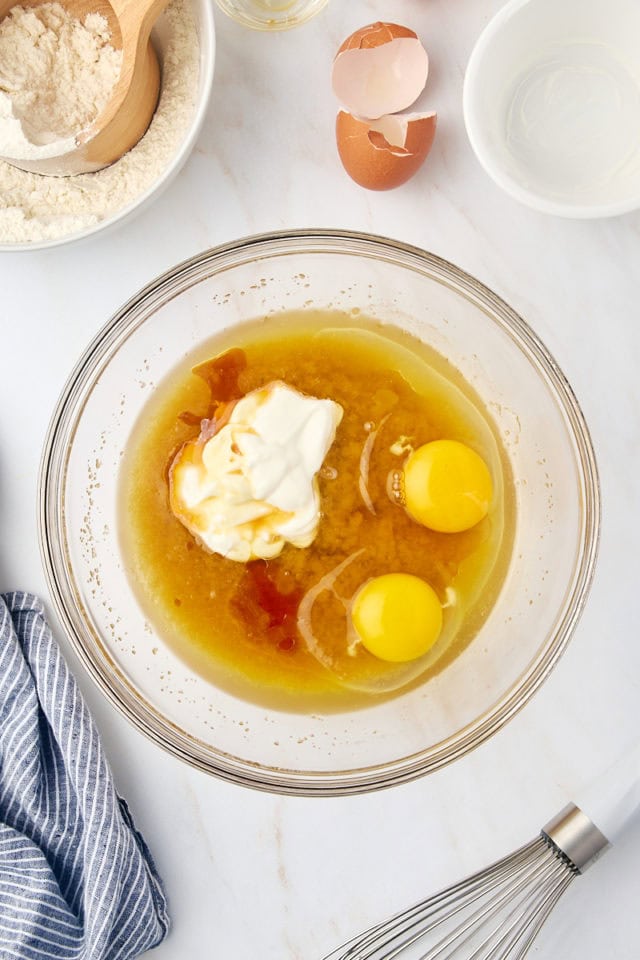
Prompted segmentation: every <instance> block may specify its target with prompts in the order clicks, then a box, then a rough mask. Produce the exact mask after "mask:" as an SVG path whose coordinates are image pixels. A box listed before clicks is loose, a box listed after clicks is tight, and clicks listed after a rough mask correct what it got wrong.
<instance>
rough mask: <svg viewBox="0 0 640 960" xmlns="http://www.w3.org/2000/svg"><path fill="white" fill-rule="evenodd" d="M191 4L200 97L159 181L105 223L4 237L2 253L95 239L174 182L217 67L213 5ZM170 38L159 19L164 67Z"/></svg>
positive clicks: (157, 38)
mask: <svg viewBox="0 0 640 960" xmlns="http://www.w3.org/2000/svg"><path fill="white" fill-rule="evenodd" d="M190 2H191V5H192V9H193V13H194V20H195V29H196V33H197V37H198V44H199V77H198V86H197V93H196V97H195V102H194V105H193V111H192V115H191V117H190V118H189V122H188V123H187V124H186V125H185V127H184V130H183V132H182V134H181V136H180V137H179V138H178V139H177V141H176V143H175V146H174V149H173V152H172V153H171V156H170V157H169V159H168V162H167V163H166V165H165V166H164V168H163V169H162V170H161V172H160V173H159V175H158V176H157V177H156V179H155V180H153V181H152V182H151V183H150V184H148V185H147V186H146V187H145V188H144V189H143V190H142V192H141V193H140V194H139V195H138V196H137V197H136V198H135V199H134V200H133V201H131V202H130V203H128V204H127V205H126V206H123V207H121V208H120V209H118V210H115V211H114V212H113V213H111V214H110V215H108V216H106V217H105V218H104V219H103V220H100V221H98V222H97V223H94V224H92V225H91V226H88V227H86V228H83V229H80V230H75V231H73V232H69V233H67V234H65V235H64V236H61V237H56V238H55V239H50V240H41V241H40V240H38V241H33V242H25V243H9V242H4V243H3V242H2V237H1V236H0V252H18V251H33V250H43V249H49V248H51V247H59V246H61V245H63V244H68V243H71V242H75V241H78V240H82V239H85V238H86V237H91V236H94V235H95V234H96V233H101V232H103V231H105V230H108V229H111V228H112V227H114V226H116V225H117V224H121V223H122V222H123V221H124V220H127V219H129V218H130V217H132V216H134V215H135V214H137V213H139V212H140V211H141V210H143V209H144V208H145V207H147V206H148V205H149V204H150V203H152V202H153V200H154V199H155V198H156V197H157V196H158V195H159V194H160V193H161V192H162V191H163V190H164V189H165V187H167V186H168V185H169V183H170V182H171V181H172V180H173V178H174V177H175V176H176V174H177V173H178V172H179V170H180V169H181V168H182V166H183V165H184V163H185V161H186V160H187V157H188V156H189V154H190V153H191V150H192V149H193V147H194V145H195V142H196V139H197V137H198V134H199V133H200V129H201V127H202V123H203V121H204V117H205V115H206V111H207V108H208V105H209V99H210V95H211V86H212V83H213V72H214V63H215V28H214V20H213V10H212V4H211V2H210V0H190ZM170 35H171V27H170V25H169V23H168V21H167V18H166V16H164V15H163V16H161V17H160V18H159V20H158V23H157V24H156V26H155V27H154V29H153V32H152V34H151V36H152V40H153V43H154V45H155V48H156V51H157V53H158V57H159V59H160V63H161V64H162V62H163V59H164V56H165V53H166V51H167V47H168V44H169V41H170ZM134 149H135V147H134ZM98 175H99V174H98ZM86 176H94V174H88V175H86ZM63 212H64V211H63Z"/></svg>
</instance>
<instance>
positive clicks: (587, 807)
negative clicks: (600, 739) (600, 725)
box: [575, 743, 640, 843]
mask: <svg viewBox="0 0 640 960" xmlns="http://www.w3.org/2000/svg"><path fill="white" fill-rule="evenodd" d="M575 804H576V806H578V807H579V808H580V810H582V812H583V813H585V814H586V815H587V816H588V817H589V819H590V820H591V821H592V823H594V824H595V825H596V826H597V827H598V829H599V830H601V831H602V833H603V834H604V835H605V837H606V838H607V840H609V841H610V842H611V843H615V842H616V840H617V839H618V837H619V836H620V834H621V833H622V831H623V830H624V828H625V827H626V825H627V823H629V821H630V820H632V819H633V817H634V816H635V815H636V814H637V813H638V812H639V811H640V743H637V744H636V745H635V747H633V748H632V749H631V750H630V751H629V752H628V753H627V754H625V755H624V756H622V757H621V758H620V759H619V760H618V761H617V762H616V763H614V764H613V765H612V766H611V767H609V769H608V770H605V772H604V773H603V774H602V775H601V776H600V777H599V778H598V779H597V780H596V781H595V782H593V783H592V784H591V785H590V786H588V787H587V788H586V789H585V790H584V792H583V793H582V794H581V795H579V796H577V797H575Z"/></svg>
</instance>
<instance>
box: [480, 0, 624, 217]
mask: <svg viewBox="0 0 640 960" xmlns="http://www.w3.org/2000/svg"><path fill="white" fill-rule="evenodd" d="M639 43H640V4H639V3H638V2H637V0H607V2H605V0H510V2H509V3H507V4H506V5H505V6H504V7H503V8H502V10H500V12H499V13H498V14H497V15H496V16H495V17H494V18H493V20H491V22H490V23H489V25H488V26H487V27H486V29H485V30H484V32H483V33H482V35H481V36H480V38H479V40H478V42H477V44H476V46H475V48H474V50H473V52H472V54H471V58H470V60H469V64H468V66H467V71H466V76H465V83H464V117H465V124H466V127H467V133H468V136H469V139H470V141H471V145H472V147H473V149H474V151H475V153H476V155H477V157H478V159H479V161H480V163H481V164H482V166H483V167H484V168H485V170H486V171H487V173H488V174H489V176H490V177H491V178H492V179H493V180H494V181H495V182H496V183H497V184H498V186H500V187H502V189H504V190H505V191H506V192H507V193H509V194H510V195H511V196H513V197H515V199H517V200H519V201H521V202H522V203H525V204H527V205H528V206H530V207H533V208H534V209H537V210H540V211H543V212H545V213H551V214H556V215H559V216H565V217H576V218H590V217H606V216H613V215H616V214H621V213H626V212H628V211H630V210H634V209H636V208H638V207H640V55H639V50H640V47H639Z"/></svg>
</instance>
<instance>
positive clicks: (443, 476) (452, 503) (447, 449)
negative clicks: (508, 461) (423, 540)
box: [403, 440, 493, 533]
mask: <svg viewBox="0 0 640 960" xmlns="http://www.w3.org/2000/svg"><path fill="white" fill-rule="evenodd" d="M403 478H404V500H405V506H406V508H407V512H408V513H409V515H410V516H411V517H413V519H414V520H417V521H418V523H421V524H423V525H424V526H425V527H429V529H430V530H437V531H439V532H441V533H460V532H461V531H462V530H469V529H470V528H471V527H473V526H475V525H476V523H479V522H480V520H482V518H483V517H485V516H486V515H487V512H488V510H489V504H490V503H491V498H492V496H493V484H492V481H491V474H490V473H489V469H488V467H487V465H486V463H485V462H484V460H483V459H482V457H480V456H479V455H478V454H477V453H476V452H475V450H472V449H471V447H468V446H467V445H466V444H464V443H459V442H458V441H457V440H434V441H432V442H431V443H425V444H424V446H422V447H418V449H417V450H414V451H413V453H411V454H410V455H409V457H408V458H407V461H406V463H405V465H404V469H403Z"/></svg>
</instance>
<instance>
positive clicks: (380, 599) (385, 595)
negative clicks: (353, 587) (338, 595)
mask: <svg viewBox="0 0 640 960" xmlns="http://www.w3.org/2000/svg"><path fill="white" fill-rule="evenodd" d="M351 620H352V623H353V626H354V628H355V631H356V633H357V635H358V637H359V638H360V640H361V642H362V645H363V646H364V647H365V649H366V650H368V651H369V653H371V654H373V656H374V657H377V658H378V659H379V660H387V661H390V662H392V663H405V662H406V661H407V660H416V659H417V658H418V657H421V656H423V655H424V654H425V653H426V652H427V650H429V649H430V647H432V646H433V644H434V643H435V642H436V640H437V639H438V636H439V635H440V631H441V630H442V606H441V605H440V601H439V600H438V597H437V594H436V592H435V590H433V588H432V587H431V586H429V584H428V583H426V581H424V580H422V579H421V578H420V577H415V576H413V575H412V574H409V573H387V574H384V575H383V576H381V577H374V578H373V579H372V580H369V581H367V583H365V584H364V586H362V587H361V588H360V589H359V590H358V592H357V594H356V595H355V597H354V599H353V606H352V609H351Z"/></svg>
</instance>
